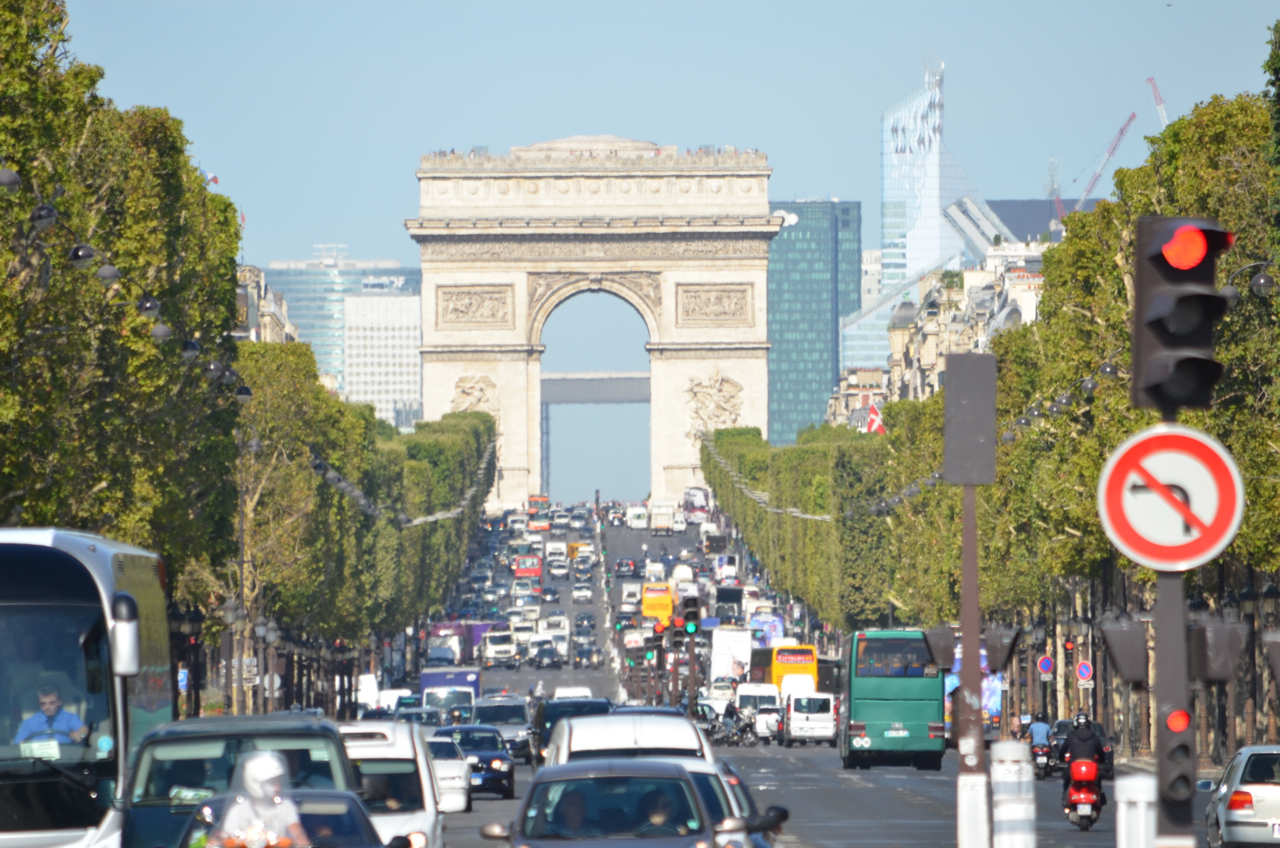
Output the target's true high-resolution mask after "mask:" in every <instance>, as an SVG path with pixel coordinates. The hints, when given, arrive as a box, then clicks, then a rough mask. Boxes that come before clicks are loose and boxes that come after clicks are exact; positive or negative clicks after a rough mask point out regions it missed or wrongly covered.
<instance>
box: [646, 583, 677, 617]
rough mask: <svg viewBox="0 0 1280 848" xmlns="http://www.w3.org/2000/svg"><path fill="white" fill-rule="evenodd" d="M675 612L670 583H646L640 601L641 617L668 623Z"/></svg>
mask: <svg viewBox="0 0 1280 848" xmlns="http://www.w3.org/2000/svg"><path fill="white" fill-rule="evenodd" d="M674 612H675V601H674V600H673V599H672V597H671V584H670V583H646V584H644V593H643V594H642V595H641V600H640V615H642V616H643V617H645V618H656V619H658V621H661V622H664V623H665V622H666V621H667V620H668V619H670V618H671V616H672V614H673V613H674Z"/></svg>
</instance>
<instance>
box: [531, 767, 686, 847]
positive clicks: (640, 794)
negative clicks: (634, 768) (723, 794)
mask: <svg viewBox="0 0 1280 848" xmlns="http://www.w3.org/2000/svg"><path fill="white" fill-rule="evenodd" d="M531 791H532V797H531V798H530V801H529V805H528V806H527V807H526V808H525V812H524V819H523V821H522V822H521V823H520V830H521V833H522V834H523V835H524V836H525V837H526V838H529V839H542V840H559V839H584V838H597V839H600V838H605V839H608V838H626V839H637V838H638V839H671V838H675V837H681V836H689V835H691V834H695V833H699V832H701V831H702V830H703V829H704V823H703V821H702V815H701V812H700V810H699V809H698V804H697V802H696V801H695V800H694V797H693V793H692V792H691V791H690V788H689V784H688V783H686V782H685V781H683V780H678V779H675V778H663V777H593V778H583V779H580V780H554V781H552V780H549V781H546V782H544V783H536V784H535V785H534V786H533V789H532V790H531Z"/></svg>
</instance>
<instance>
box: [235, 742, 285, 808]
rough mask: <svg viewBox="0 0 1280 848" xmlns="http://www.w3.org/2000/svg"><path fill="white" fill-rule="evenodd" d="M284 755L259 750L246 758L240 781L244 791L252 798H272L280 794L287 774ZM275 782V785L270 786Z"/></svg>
mask: <svg viewBox="0 0 1280 848" xmlns="http://www.w3.org/2000/svg"><path fill="white" fill-rule="evenodd" d="M288 773H289V770H288V768H287V767H286V766H285V762H284V757H282V756H280V755H279V754H278V753H276V752H275V751H257V752H255V753H252V754H250V755H248V756H247V757H245V758H244V761H243V765H242V766H241V770H240V782H241V783H243V784H244V791H245V792H246V793H247V794H248V795H249V796H250V797H252V798H271V797H273V796H275V795H278V794H280V790H281V789H282V788H283V787H282V786H281V785H280V784H281V783H282V782H283V780H284V777H285V775H286V774H288ZM273 781H274V782H275V784H276V785H275V786H268V784H269V783H271V782H273Z"/></svg>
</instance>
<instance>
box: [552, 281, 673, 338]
mask: <svg viewBox="0 0 1280 848" xmlns="http://www.w3.org/2000/svg"><path fill="white" fill-rule="evenodd" d="M528 291H529V336H528V338H529V343H530V344H533V345H540V344H541V343H542V328H543V326H544V325H545V324H546V322H547V319H548V318H549V317H551V313H552V312H554V311H555V309H556V307H557V306H559V305H560V304H562V303H564V302H565V301H566V300H568V299H569V298H571V297H573V296H574V295H576V294H581V293H582V292H590V291H605V292H609V293H610V294H612V295H616V296H617V297H620V298H622V299H623V300H625V301H626V302H627V303H629V304H631V306H632V308H633V309H635V310H636V312H638V313H640V317H641V318H642V319H643V320H644V323H645V327H646V328H647V329H648V330H649V341H650V343H654V342H660V341H661V340H662V338H661V332H660V329H659V326H660V324H659V315H660V313H661V310H662V274H661V272H659V271H617V272H605V273H587V272H578V271H565V272H558V271H552V272H530V273H529V282H528Z"/></svg>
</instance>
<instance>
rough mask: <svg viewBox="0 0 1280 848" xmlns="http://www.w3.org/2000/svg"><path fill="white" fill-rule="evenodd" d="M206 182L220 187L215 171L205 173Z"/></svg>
mask: <svg viewBox="0 0 1280 848" xmlns="http://www.w3.org/2000/svg"><path fill="white" fill-rule="evenodd" d="M204 181H205V182H206V183H213V184H214V185H218V175H217V174H215V173H214V172H213V171H205V172H204Z"/></svg>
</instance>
